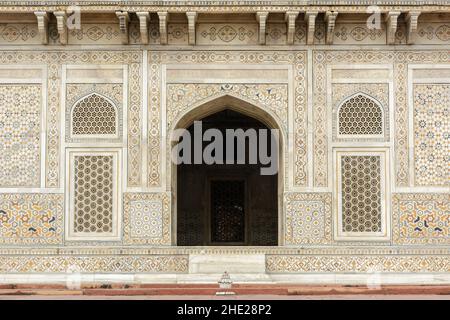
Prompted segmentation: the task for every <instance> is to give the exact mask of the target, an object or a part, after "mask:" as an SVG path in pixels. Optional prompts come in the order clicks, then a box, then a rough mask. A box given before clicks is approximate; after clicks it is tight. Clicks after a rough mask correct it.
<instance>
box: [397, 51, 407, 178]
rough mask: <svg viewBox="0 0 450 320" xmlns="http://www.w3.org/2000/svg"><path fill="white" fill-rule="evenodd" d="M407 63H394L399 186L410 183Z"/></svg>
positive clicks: (398, 58)
mask: <svg viewBox="0 0 450 320" xmlns="http://www.w3.org/2000/svg"><path fill="white" fill-rule="evenodd" d="M396 58H397V61H405V60H406V58H405V57H404V53H399V54H398V55H397V57H396ZM407 69H408V68H407V64H406V63H403V62H397V63H395V64H394V74H395V75H396V79H395V81H394V88H395V89H394V90H395V122H394V125H395V128H394V130H395V137H394V148H395V164H396V167H395V182H396V185H397V186H398V187H407V186H408V185H409V175H408V168H409V164H408V107H407V96H406V95H407V87H408V70H407Z"/></svg>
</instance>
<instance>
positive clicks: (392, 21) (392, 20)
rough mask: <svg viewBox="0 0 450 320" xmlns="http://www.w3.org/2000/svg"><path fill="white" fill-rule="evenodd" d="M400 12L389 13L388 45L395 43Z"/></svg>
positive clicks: (387, 27)
mask: <svg viewBox="0 0 450 320" xmlns="http://www.w3.org/2000/svg"><path fill="white" fill-rule="evenodd" d="M399 15H400V12H399V11H392V12H388V13H387V15H386V29H387V38H386V40H387V44H394V43H395V33H396V32H397V22H398V16H399Z"/></svg>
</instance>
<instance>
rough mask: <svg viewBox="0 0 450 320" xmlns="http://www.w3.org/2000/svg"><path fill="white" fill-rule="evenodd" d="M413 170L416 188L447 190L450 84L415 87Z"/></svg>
mask: <svg viewBox="0 0 450 320" xmlns="http://www.w3.org/2000/svg"><path fill="white" fill-rule="evenodd" d="M414 166H415V184H416V185H418V186H450V84H416V85H414Z"/></svg>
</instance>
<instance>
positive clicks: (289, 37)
mask: <svg viewBox="0 0 450 320" xmlns="http://www.w3.org/2000/svg"><path fill="white" fill-rule="evenodd" d="M298 14H299V12H298V11H288V12H286V14H285V16H284V19H285V20H286V30H287V32H286V42H287V44H288V45H292V44H294V34H295V20H297V17H298Z"/></svg>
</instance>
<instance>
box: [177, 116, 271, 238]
mask: <svg viewBox="0 0 450 320" xmlns="http://www.w3.org/2000/svg"><path fill="white" fill-rule="evenodd" d="M201 121H202V127H203V131H205V130H207V129H209V128H216V129H219V130H221V131H222V132H224V131H225V129H238V128H241V129H243V130H247V129H249V128H254V129H256V130H258V129H268V128H267V126H266V125H264V124H263V123H262V122H260V121H258V120H256V119H254V118H252V117H248V116H246V115H243V114H241V113H238V112H235V111H232V110H229V109H225V110H223V111H220V112H217V113H215V114H212V115H210V116H208V117H205V118H203V119H201ZM188 130H189V131H190V132H191V136H193V134H194V129H193V125H191V126H190V127H189V128H188ZM208 143H209V142H206V143H204V144H203V147H204V146H206V145H207V144H208ZM193 148H194V147H193V146H192V150H193ZM246 150H248V144H247V148H246ZM267 150H270V148H268V149H267ZM224 155H225V156H226V150H224ZM262 166H263V165H262V164H261V163H260V162H259V158H258V163H257V164H248V163H247V162H246V164H213V165H206V164H180V165H178V166H177V245H178V246H233V245H234V246H236V245H243V246H274V245H277V244H278V202H277V199H278V174H275V175H261V174H260V168H261V167H262Z"/></svg>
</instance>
